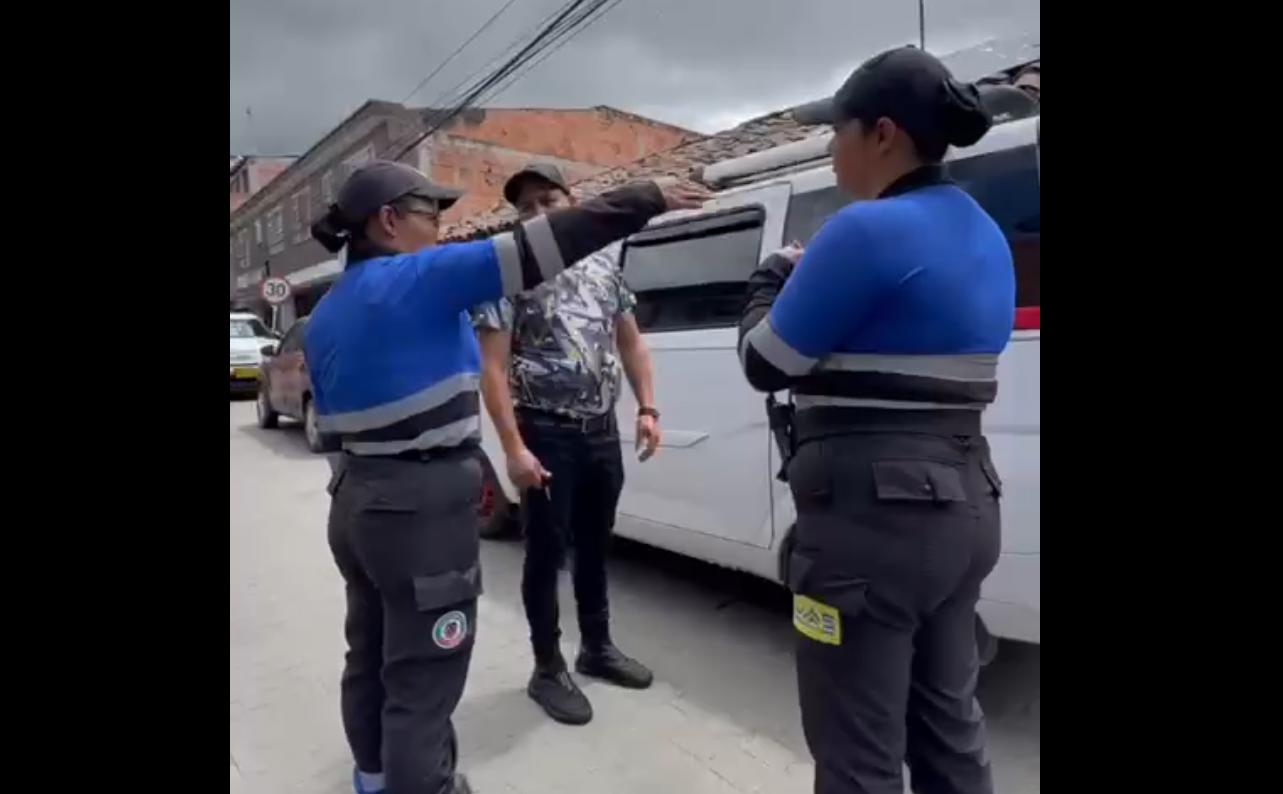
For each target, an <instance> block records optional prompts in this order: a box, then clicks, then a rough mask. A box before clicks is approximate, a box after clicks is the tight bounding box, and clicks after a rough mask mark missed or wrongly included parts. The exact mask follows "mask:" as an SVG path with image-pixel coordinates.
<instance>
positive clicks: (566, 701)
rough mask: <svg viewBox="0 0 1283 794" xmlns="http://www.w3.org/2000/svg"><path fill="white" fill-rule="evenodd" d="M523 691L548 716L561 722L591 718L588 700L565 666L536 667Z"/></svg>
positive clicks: (570, 722)
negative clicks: (557, 667)
mask: <svg viewBox="0 0 1283 794" xmlns="http://www.w3.org/2000/svg"><path fill="white" fill-rule="evenodd" d="M526 692H527V693H528V694H529V695H530V699H531V700H533V701H534V702H536V703H538V704H539V705H540V706H541V707H542V708H543V710H544V711H546V712H547V713H548V716H549V717H552V718H553V719H554V720H556V721H557V722H560V723H561V724H563V725H587V724H588V723H589V722H591V721H592V704H591V703H589V702H588V696H587V695H585V694H584V693H583V692H582V691H581V690H580V689H579V686H578V685H577V684H575V679H573V678H571V677H570V673H569V672H568V671H566V670H565V669H564V668H563V669H555V668H554V669H542V668H535V674H534V675H533V676H531V677H530V686H528V687H527V688H526Z"/></svg>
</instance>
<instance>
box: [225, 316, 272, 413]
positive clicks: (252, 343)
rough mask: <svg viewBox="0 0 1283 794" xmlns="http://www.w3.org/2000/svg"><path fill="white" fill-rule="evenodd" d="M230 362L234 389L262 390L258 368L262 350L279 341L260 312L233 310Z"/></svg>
mask: <svg viewBox="0 0 1283 794" xmlns="http://www.w3.org/2000/svg"><path fill="white" fill-rule="evenodd" d="M231 317H232V325H231V331H232V338H231V354H230V356H229V358H230V363H229V366H228V369H229V370H230V371H231V391H233V392H236V393H239V394H253V393H255V392H257V391H258V370H259V366H260V365H261V364H262V363H263V353H262V349H263V347H264V346H265V345H274V344H276V335H275V334H273V333H272V331H271V330H270V329H269V328H268V327H267V326H266V325H264V324H263V321H262V320H260V319H259V318H258V315H256V314H249V313H247V312H232V313H231Z"/></svg>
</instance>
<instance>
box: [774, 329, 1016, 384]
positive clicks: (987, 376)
mask: <svg viewBox="0 0 1283 794" xmlns="http://www.w3.org/2000/svg"><path fill="white" fill-rule="evenodd" d="M753 330H757V329H753ZM758 352H759V353H762V354H763V355H765V352H764V351H763V350H762V349H761V348H760V347H759V348H758ZM819 368H820V369H822V370H825V371H828V372H879V373H883V374H886V375H915V376H917V377H922V378H939V379H941V380H952V381H990V380H993V379H995V378H997V377H998V354H996V353H964V354H959V355H944V356H932V355H923V356H896V355H879V354H875V353H833V354H831V355H829V356H826V357H825V359H824V361H823V362H821V364H820V367H819Z"/></svg>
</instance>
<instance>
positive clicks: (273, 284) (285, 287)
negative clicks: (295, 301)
mask: <svg viewBox="0 0 1283 794" xmlns="http://www.w3.org/2000/svg"><path fill="white" fill-rule="evenodd" d="M259 291H260V292H261V293H262V295H263V300H265V301H267V302H268V303H270V304H272V305H273V306H276V305H278V304H281V303H284V302H285V301H287V300H289V299H290V283H289V282H288V281H286V280H285V279H283V278H265V279H263V284H262V285H261V286H260V287H259Z"/></svg>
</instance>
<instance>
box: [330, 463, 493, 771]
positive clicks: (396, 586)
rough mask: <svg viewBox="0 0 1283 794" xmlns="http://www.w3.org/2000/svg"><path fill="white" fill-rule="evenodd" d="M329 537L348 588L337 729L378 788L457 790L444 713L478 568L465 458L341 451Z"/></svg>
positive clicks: (454, 691)
mask: <svg viewBox="0 0 1283 794" xmlns="http://www.w3.org/2000/svg"><path fill="white" fill-rule="evenodd" d="M329 491H330V495H331V497H332V502H331V506H330V520H329V542H330V549H331V551H332V552H333V554H334V561H335V563H337V564H338V568H339V571H340V573H342V575H343V581H344V584H345V586H346V591H347V620H346V624H345V634H346V635H347V645H348V651H347V665H346V667H345V668H344V670H343V679H342V711H343V727H344V729H345V731H346V733H347V738H348V744H349V745H350V746H351V749H352V755H353V757H354V758H355V760H356V764H357V767H358V768H359V769H361V770H362V771H364V772H372V773H374V772H383V773H384V775H385V777H386V780H387V794H449V792H453V791H454V790H455V785H456V784H455V764H456V754H457V748H456V742H455V733H454V726H453V725H452V724H451V715H452V714H453V713H454V710H455V708H456V707H457V706H458V705H459V699H460V697H461V696H462V695H463V687H464V684H465V682H466V681H467V678H468V664H469V662H470V661H471V658H472V647H473V641H474V638H475V636H476V628H477V626H476V622H477V597H478V596H479V595H480V594H481V568H480V559H479V551H480V549H479V546H478V544H479V540H478V535H477V518H476V508H477V500H478V499H479V497H480V493H481V468H480V465H479V463H478V461H477V459H476V457H475V455H474V454H471V453H466V452H457V453H452V454H446V455H443V456H441V457H435V458H432V459H427V460H417V459H400V458H366V457H357V456H353V455H344V456H342V458H341V459H339V460H338V461H337V465H336V466H334V475H333V477H332V478H331V480H330V487H329Z"/></svg>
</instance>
